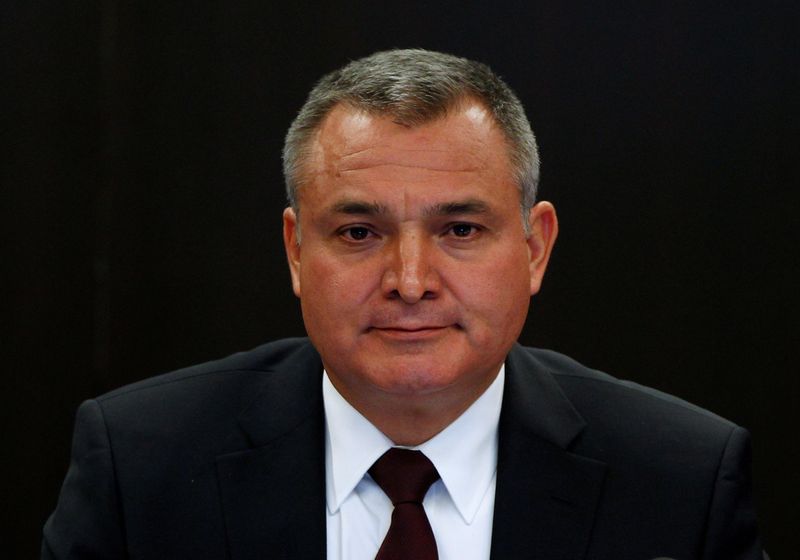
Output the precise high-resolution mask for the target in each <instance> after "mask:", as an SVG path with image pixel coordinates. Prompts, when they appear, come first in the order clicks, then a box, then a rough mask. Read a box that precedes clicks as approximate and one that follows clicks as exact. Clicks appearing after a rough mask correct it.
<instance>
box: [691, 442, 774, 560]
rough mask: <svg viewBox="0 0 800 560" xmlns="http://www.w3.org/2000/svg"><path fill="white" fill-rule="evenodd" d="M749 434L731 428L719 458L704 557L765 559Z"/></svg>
mask: <svg viewBox="0 0 800 560" xmlns="http://www.w3.org/2000/svg"><path fill="white" fill-rule="evenodd" d="M750 456H751V451H750V435H749V434H748V432H747V431H746V430H744V429H742V428H738V427H737V428H734V430H733V431H732V432H731V435H730V438H729V439H728V443H727V445H726V447H725V451H724V453H723V455H722V460H721V461H720V466H719V470H718V472H717V480H716V485H715V488H714V496H713V499H712V502H711V508H710V510H709V516H708V526H707V531H706V541H705V547H704V553H703V556H702V558H703V560H762V558H763V557H764V556H763V549H762V545H761V540H760V538H759V535H758V528H757V525H756V514H755V507H754V505H753V496H752V485H751V477H750Z"/></svg>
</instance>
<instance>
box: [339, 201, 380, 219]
mask: <svg viewBox="0 0 800 560" xmlns="http://www.w3.org/2000/svg"><path fill="white" fill-rule="evenodd" d="M331 210H332V211H333V212H334V213H336V214H348V215H353V214H357V215H366V216H377V215H383V214H388V213H389V208H388V207H387V206H386V205H384V204H380V203H378V202H362V201H359V200H342V201H341V202H337V203H336V204H334V205H333V207H332V208H331Z"/></svg>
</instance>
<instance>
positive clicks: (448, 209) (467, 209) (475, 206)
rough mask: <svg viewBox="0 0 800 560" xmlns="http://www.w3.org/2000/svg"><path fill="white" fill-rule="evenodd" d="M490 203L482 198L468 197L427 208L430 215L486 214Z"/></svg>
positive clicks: (427, 213)
mask: <svg viewBox="0 0 800 560" xmlns="http://www.w3.org/2000/svg"><path fill="white" fill-rule="evenodd" d="M488 212H489V205H488V204H486V203H485V202H483V201H482V200H477V199H468V200H462V201H458V202H442V203H440V204H435V205H433V206H431V207H430V208H427V209H426V210H425V214H426V215H428V216H452V215H455V214H486V213H488Z"/></svg>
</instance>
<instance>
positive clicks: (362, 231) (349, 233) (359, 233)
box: [340, 226, 370, 241]
mask: <svg viewBox="0 0 800 560" xmlns="http://www.w3.org/2000/svg"><path fill="white" fill-rule="evenodd" d="M340 235H341V236H342V237H344V238H345V239H347V240H348V241H363V240H364V239H366V238H367V237H369V235H370V231H369V229H367V228H365V227H364V226H352V227H348V228H345V229H343V230H342V231H341V233H340Z"/></svg>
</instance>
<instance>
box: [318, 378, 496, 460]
mask: <svg viewBox="0 0 800 560" xmlns="http://www.w3.org/2000/svg"><path fill="white" fill-rule="evenodd" d="M498 370H499V368H498ZM329 378H330V380H331V383H332V384H333V386H334V387H335V388H336V390H337V391H338V392H339V394H340V395H342V397H343V398H344V399H345V400H346V401H347V402H348V403H350V405H351V406H352V407H353V408H355V409H356V410H357V411H358V412H359V413H361V414H362V415H363V416H364V417H365V418H366V419H367V420H369V422H370V423H371V424H372V425H373V426H375V427H376V428H378V429H379V430H380V431H381V432H382V433H383V434H384V435H386V437H388V438H389V439H391V440H392V442H394V444H395V445H403V446H409V447H412V446H416V445H420V444H422V443H424V442H426V441H428V440H429V439H431V438H432V437H434V436H435V435H436V434H438V433H439V432H441V431H442V430H444V429H445V428H447V426H449V425H450V424H452V423H453V422H454V421H455V420H456V419H457V418H458V417H459V416H461V414H463V413H464V411H466V410H467V409H468V408H469V407H470V406H472V404H473V403H474V402H475V401H476V400H477V399H478V398H479V397H480V396H481V395H482V394H483V393H484V392H485V391H486V389H487V388H488V387H489V385H491V384H492V382H493V381H494V380H495V378H496V376H495V377H492V378H490V379H486V380H485V381H484V383H483V384H482V385H480V386H478V387H471V388H469V389H465V390H463V391H454V390H453V388H452V387H451V388H449V390H445V391H437V392H434V393H430V394H422V395H409V394H399V395H398V394H392V393H385V392H382V391H379V390H375V391H371V392H370V393H368V394H367V396H364V395H361V398H359V396H358V395H355V394H353V393H352V392H350V391H348V390H347V387H345V386H343V385H342V384H341V383H339V382H338V380H337V379H336V378H335V377H333V376H330V375H329Z"/></svg>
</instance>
